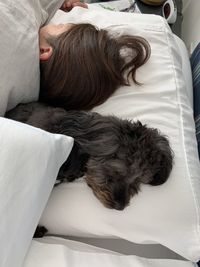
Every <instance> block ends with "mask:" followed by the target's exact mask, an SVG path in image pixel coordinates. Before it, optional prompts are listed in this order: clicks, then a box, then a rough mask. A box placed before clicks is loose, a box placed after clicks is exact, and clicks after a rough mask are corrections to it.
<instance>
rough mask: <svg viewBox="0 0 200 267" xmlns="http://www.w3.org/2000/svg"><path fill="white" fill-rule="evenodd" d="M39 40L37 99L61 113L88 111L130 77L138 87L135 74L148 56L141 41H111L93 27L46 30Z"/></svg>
mask: <svg viewBox="0 0 200 267" xmlns="http://www.w3.org/2000/svg"><path fill="white" fill-rule="evenodd" d="M68 3H69V2H68ZM65 5H66V3H65ZM76 5H79V6H82V5H83V3H77V2H76ZM64 7H65V8H66V6H64ZM71 7H72V6H71ZM39 35H40V62H41V64H40V67H41V88H40V100H41V101H43V102H48V103H50V104H51V105H55V106H61V107H64V108H65V109H85V110H89V109H91V108H93V107H95V106H97V105H99V104H101V103H103V102H104V101H105V100H106V99H108V97H110V96H111V95H112V94H113V93H114V92H115V91H116V90H117V88H118V87H119V86H121V85H129V83H130V78H131V80H133V81H134V82H135V83H136V84H139V83H138V82H137V80H136V70H137V69H138V68H139V67H140V66H142V65H143V64H144V63H145V62H146V61H147V60H148V58H149V55H150V48H149V44H148V42H147V41H146V40H145V39H143V38H141V37H136V36H129V35H121V36H114V35H111V34H109V32H108V31H107V30H106V29H98V28H96V27H95V26H93V25H91V24H60V25H47V26H45V27H43V28H41V30H40V33H39ZM124 48H128V49H129V57H128V58H126V57H124V56H122V53H121V51H122V49H124Z"/></svg>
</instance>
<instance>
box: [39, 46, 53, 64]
mask: <svg viewBox="0 0 200 267" xmlns="http://www.w3.org/2000/svg"><path fill="white" fill-rule="evenodd" d="M52 53H53V48H52V47H51V46H40V60H41V61H45V60H48V59H49V58H50V57H51V55H52Z"/></svg>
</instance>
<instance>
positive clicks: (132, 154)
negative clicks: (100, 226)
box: [86, 120, 173, 210]
mask: <svg viewBox="0 0 200 267" xmlns="http://www.w3.org/2000/svg"><path fill="white" fill-rule="evenodd" d="M117 132H118V135H116V134H115V135H113V136H112V138H110V140H111V141H110V144H108V143H105V144H104V141H103V140H102V142H101V146H102V148H101V149H102V150H105V151H108V153H107V154H106V155H104V156H103V157H102V156H101V155H97V156H93V157H90V159H89V161H88V163H87V172H86V181H87V184H88V185H89V186H90V187H91V188H92V190H93V192H94V194H95V195H96V197H97V198H98V199H99V200H100V201H101V202H102V203H103V204H104V206H106V207H108V208H113V209H117V210H123V209H124V208H125V207H126V206H127V205H128V204H129V201H130V198H131V197H132V196H133V195H134V194H136V193H137V192H138V191H139V190H140V185H141V184H150V185H153V186H156V185H161V184H163V183H164V182H165V181H166V180H167V179H168V177H169V174H170V172H171V169H172V164H173V153H172V150H171V149H170V146H169V142H168V140H167V138H166V137H165V136H163V135H161V134H160V133H159V132H158V130H157V129H152V128H148V127H146V126H145V125H142V124H141V123H140V122H136V123H132V122H130V121H127V120H123V121H122V120H121V121H120V124H119V129H118V131H117ZM104 145H105V147H104V149H103V146H104ZM109 151H110V152H109Z"/></svg>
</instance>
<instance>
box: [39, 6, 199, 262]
mask: <svg viewBox="0 0 200 267" xmlns="http://www.w3.org/2000/svg"><path fill="white" fill-rule="evenodd" d="M52 21H53V22H54V23H64V22H74V23H78V22H80V21H81V22H91V23H95V24H96V25H97V26H98V27H100V28H101V27H109V29H110V30H113V31H114V30H116V31H118V33H120V34H122V33H128V34H133V35H139V36H143V37H144V38H146V39H147V40H148V41H149V43H150V45H151V52H152V53H151V57H150V59H149V61H148V62H147V63H146V64H145V65H144V66H142V67H141V68H140V69H139V70H138V71H137V74H136V75H137V78H138V80H139V81H141V82H142V83H143V85H142V86H140V87H139V86H136V85H135V84H132V85H131V86H129V87H121V88H119V89H118V90H117V91H116V92H115V94H113V95H112V96H111V97H110V98H109V99H108V100H107V101H106V102H105V103H104V104H102V105H100V106H98V107H96V108H95V111H97V112H99V113H101V114H104V115H107V114H114V115H116V116H119V117H121V118H128V119H134V120H137V119H139V120H141V121H142V122H143V123H146V124H147V125H148V126H150V127H156V128H158V129H160V131H161V132H162V133H164V134H166V135H167V136H168V137H169V141H170V144H171V146H172V149H173V151H174V153H175V161H174V166H173V170H172V173H171V175H170V178H169V180H168V181H167V183H165V184H164V185H162V186H159V187H150V186H148V185H147V186H142V188H141V192H140V193H139V194H138V195H137V196H135V197H134V198H133V199H132V200H131V203H130V205H129V206H128V207H127V208H126V209H125V210H124V211H121V212H117V211H115V210H109V209H106V208H104V207H103V206H102V205H101V203H99V201H98V200H97V199H96V198H95V197H94V195H93V193H92V192H91V190H90V189H89V188H88V187H87V185H86V184H85V183H84V181H82V182H81V181H75V182H74V183H72V184H63V185H61V186H58V187H57V188H56V189H55V190H54V191H53V192H52V194H51V197H50V200H49V202H48V205H47V207H46V209H45V211H44V213H43V216H42V218H41V224H44V225H46V227H47V228H48V229H49V231H50V233H51V234H59V235H65V236H78V237H88V238H89V237H94V238H97V237H99V238H102V237H104V238H122V239H125V240H128V241H130V242H134V243H141V244H155V243H157V244H162V245H163V246H166V247H168V248H169V249H171V250H173V251H174V252H176V253H177V254H179V255H181V256H182V257H185V258H187V259H189V260H191V261H198V260H199V255H200V238H199V213H200V211H199V205H200V204H199V203H200V198H199V196H200V183H199V173H200V166H199V160H198V155H197V144H196V138H195V128H194V121H193V111H192V107H191V101H190V100H189V97H188V92H187V84H186V81H185V79H184V75H183V67H184V64H185V63H184V62H185V61H184V60H183V58H181V56H180V51H179V48H178V47H177V44H176V41H175V39H174V35H173V34H172V32H171V30H170V28H169V26H168V25H167V23H166V21H165V20H163V19H162V18H161V17H160V16H154V15H140V14H131V13H128V14H125V13H120V12H118V13H117V12H110V11H105V10H103V11H102V10H101V11H100V10H96V11H94V10H92V11H90V10H83V9H80V8H76V9H73V10H72V11H71V12H70V13H69V14H65V13H63V12H61V11H59V12H57V14H56V15H55V16H54V18H53V20H52ZM111 25H114V27H112V28H111V27H110V26H111ZM187 62H188V58H187ZM63 206H64V207H65V208H64V209H63ZM183 207H184V208H183ZM180 239H181V242H180Z"/></svg>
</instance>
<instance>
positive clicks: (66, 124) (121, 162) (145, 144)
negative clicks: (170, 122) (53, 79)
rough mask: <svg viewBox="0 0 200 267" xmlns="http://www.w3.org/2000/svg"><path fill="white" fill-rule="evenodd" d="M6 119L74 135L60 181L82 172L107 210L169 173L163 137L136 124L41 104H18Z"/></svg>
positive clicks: (122, 205) (124, 203)
mask: <svg viewBox="0 0 200 267" xmlns="http://www.w3.org/2000/svg"><path fill="white" fill-rule="evenodd" d="M6 117H7V118H11V119H14V120H17V121H20V122H23V123H27V124H30V125H33V126H35V127H39V128H42V129H44V130H46V131H49V132H51V133H59V134H64V135H69V136H72V137H74V140H75V143H74V147H73V149H72V152H71V154H70V156H69V158H68V160H67V161H66V162H65V163H64V164H63V166H62V167H61V169H60V172H59V175H58V179H59V180H60V181H64V180H66V181H73V180H74V179H76V178H78V177H80V176H82V175H83V174H84V175H85V179H86V182H87V184H88V185H89V186H90V187H91V188H92V190H93V192H94V194H95V195H96V197H97V198H98V199H99V200H100V201H101V202H102V203H103V204H104V206H106V207H108V208H113V209H117V210H122V209H124V208H125V207H126V206H127V205H128V204H129V201H130V198H131V197H132V196H134V195H135V194H136V193H138V191H139V190H140V186H141V184H150V185H152V186H157V185H161V184H163V183H164V182H165V181H166V180H167V179H168V177H169V174H170V172H171V169H172V164H173V153H172V150H171V149H170V146H169V142H168V140H167V138H166V137H165V136H163V135H161V134H160V133H159V131H158V130H157V129H153V128H148V127H147V126H146V125H142V123H141V122H139V121H137V122H132V121H129V120H122V119H119V118H117V117H115V116H102V115H100V114H98V113H94V112H86V111H65V110H64V109H61V108H55V107H50V106H47V105H44V104H41V103H30V104H22V105H19V106H18V107H16V108H15V109H14V110H12V111H10V112H8V113H7V114H6Z"/></svg>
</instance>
